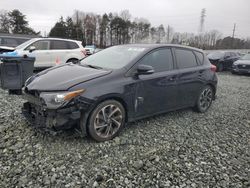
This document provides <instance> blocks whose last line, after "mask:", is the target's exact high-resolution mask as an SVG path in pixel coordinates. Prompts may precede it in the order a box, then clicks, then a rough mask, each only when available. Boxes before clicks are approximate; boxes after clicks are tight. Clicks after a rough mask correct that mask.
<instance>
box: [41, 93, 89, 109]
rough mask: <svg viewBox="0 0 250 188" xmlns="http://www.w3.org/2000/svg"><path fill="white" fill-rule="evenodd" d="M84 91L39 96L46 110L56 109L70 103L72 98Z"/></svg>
mask: <svg viewBox="0 0 250 188" xmlns="http://www.w3.org/2000/svg"><path fill="white" fill-rule="evenodd" d="M84 91H85V90H84V89H81V90H76V91H68V92H57V93H52V92H42V93H41V94H40V98H41V99H42V100H43V102H44V103H45V104H46V107H47V108H48V109H57V108H59V107H61V106H63V105H65V104H67V103H68V102H70V101H71V100H72V99H73V98H75V97H77V96H79V95H81V94H82V93H83V92H84Z"/></svg>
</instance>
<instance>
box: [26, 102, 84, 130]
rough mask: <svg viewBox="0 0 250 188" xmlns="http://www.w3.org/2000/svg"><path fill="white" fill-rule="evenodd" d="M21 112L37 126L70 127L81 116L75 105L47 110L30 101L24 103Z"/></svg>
mask: <svg viewBox="0 0 250 188" xmlns="http://www.w3.org/2000/svg"><path fill="white" fill-rule="evenodd" d="M22 112H23V115H24V116H25V117H26V118H27V119H28V120H29V122H30V123H31V124H33V125H35V127H38V128H53V129H67V128H71V127H72V126H74V125H75V124H76V123H77V122H78V120H79V119H80V116H81V112H80V110H79V109H77V108H76V107H66V108H63V109H59V110H49V109H44V108H42V107H41V106H37V105H35V104H32V103H30V102H26V103H24V105H23V109H22Z"/></svg>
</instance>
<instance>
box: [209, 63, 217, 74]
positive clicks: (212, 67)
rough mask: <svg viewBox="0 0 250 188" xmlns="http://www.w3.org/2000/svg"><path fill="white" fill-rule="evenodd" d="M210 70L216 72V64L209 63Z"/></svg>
mask: <svg viewBox="0 0 250 188" xmlns="http://www.w3.org/2000/svg"><path fill="white" fill-rule="evenodd" d="M210 69H211V71H213V72H216V66H215V65H212V64H211V68H210Z"/></svg>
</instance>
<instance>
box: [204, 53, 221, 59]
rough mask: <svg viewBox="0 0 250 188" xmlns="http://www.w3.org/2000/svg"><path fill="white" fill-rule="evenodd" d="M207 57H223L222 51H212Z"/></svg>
mask: <svg viewBox="0 0 250 188" xmlns="http://www.w3.org/2000/svg"><path fill="white" fill-rule="evenodd" d="M207 57H208V58H209V59H220V58H222V57H224V53H223V52H212V53H210V54H208V55H207Z"/></svg>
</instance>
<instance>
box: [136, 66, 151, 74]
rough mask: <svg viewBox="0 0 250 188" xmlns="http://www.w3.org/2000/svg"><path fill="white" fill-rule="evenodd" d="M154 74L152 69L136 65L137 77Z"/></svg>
mask: <svg viewBox="0 0 250 188" xmlns="http://www.w3.org/2000/svg"><path fill="white" fill-rule="evenodd" d="M154 72H155V71H154V68H153V67H152V66H150V65H138V67H137V75H147V74H153V73H154Z"/></svg>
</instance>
